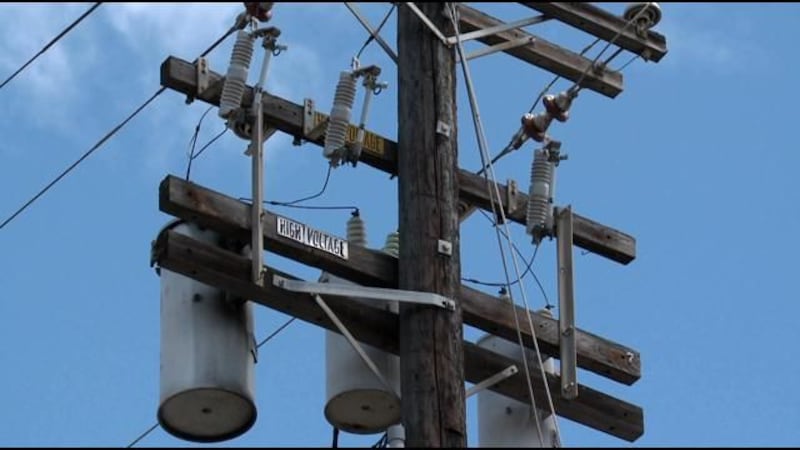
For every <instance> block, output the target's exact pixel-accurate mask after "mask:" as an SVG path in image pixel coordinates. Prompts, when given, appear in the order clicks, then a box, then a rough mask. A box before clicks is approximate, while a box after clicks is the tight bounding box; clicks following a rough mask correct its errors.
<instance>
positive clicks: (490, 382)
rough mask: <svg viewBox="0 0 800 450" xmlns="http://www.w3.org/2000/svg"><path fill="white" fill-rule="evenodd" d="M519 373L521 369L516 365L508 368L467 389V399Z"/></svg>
mask: <svg viewBox="0 0 800 450" xmlns="http://www.w3.org/2000/svg"><path fill="white" fill-rule="evenodd" d="M518 372H519V369H517V366H516V365H514V364H512V365H510V366H508V367H506V368H505V369H503V370H502V371H500V372H497V373H496V374H494V375H492V376H490V377H489V378H487V379H485V380H483V381H481V382H480V383H478V384H476V385H474V386H472V387H471V388H469V389H467V398H470V397H472V396H473V395H475V394H477V393H478V392H480V391H483V390H485V389H487V388H489V387H491V386H494V385H495V384H497V383H499V382H501V381H503V380H505V379H506V378H508V377H511V376H513V375H516V374H517V373H518Z"/></svg>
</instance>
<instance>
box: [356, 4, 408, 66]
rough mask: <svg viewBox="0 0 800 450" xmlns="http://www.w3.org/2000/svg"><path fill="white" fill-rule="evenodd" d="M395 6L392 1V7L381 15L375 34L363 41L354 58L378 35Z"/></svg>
mask: <svg viewBox="0 0 800 450" xmlns="http://www.w3.org/2000/svg"><path fill="white" fill-rule="evenodd" d="M396 6H397V4H396V3H392V7H391V8H389V12H387V13H386V15H385V16H384V17H383V20H381V23H380V24H379V25H378V28H376V29H375V34H370V35H369V37H368V38H367V40H366V41H364V45H362V46H361V50H359V51H358V53H357V54H356V59H358V58H360V57H361V53H362V52H363V51H364V49H366V48H367V46H369V44H370V43H371V42H372V41H374V40H375V36H378V35H379V33H380V32H381V29H382V28H383V26H384V25H386V21H387V20H389V16H391V15H392V12H393V11H394V9H395V7H396ZM347 7H348V9H350V11H352V12H353V13H354V14H355V12H354V11H353V10H352V9H351V8H350V5H347Z"/></svg>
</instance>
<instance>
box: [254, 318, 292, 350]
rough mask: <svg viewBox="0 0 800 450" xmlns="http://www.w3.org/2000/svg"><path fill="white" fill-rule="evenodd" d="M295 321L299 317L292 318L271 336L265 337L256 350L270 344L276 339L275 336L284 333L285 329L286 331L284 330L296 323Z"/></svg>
mask: <svg viewBox="0 0 800 450" xmlns="http://www.w3.org/2000/svg"><path fill="white" fill-rule="evenodd" d="M295 319H297V317H292V318H291V319H289V320H287V321H286V322H285V323H284V324H283V325H281V326H279V327H278V329H277V330H275V331H273V332H272V333H270V335H269V336H267V337H265V338H264V339H263V340H261V342H259V343H258V345H256V348H257V349H258V348H261V346H262V345H264V344H266V343H267V342H269V341H270V340H271V339H272V338H274V337H275V336H277V335H278V333H280V332H281V331H283V329H284V328H286V327H288V326H289V325H291V323H292V322H294V320H295Z"/></svg>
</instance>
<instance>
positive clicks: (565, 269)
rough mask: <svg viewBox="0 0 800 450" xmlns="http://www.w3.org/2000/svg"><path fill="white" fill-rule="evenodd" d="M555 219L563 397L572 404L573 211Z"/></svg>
mask: <svg viewBox="0 0 800 450" xmlns="http://www.w3.org/2000/svg"><path fill="white" fill-rule="evenodd" d="M554 215H555V217H556V239H557V247H558V249H557V251H558V255H557V261H558V262H557V264H558V311H559V313H558V331H559V338H558V346H559V349H560V353H561V395H562V396H563V397H564V398H566V399H568V400H572V399H575V398H576V397H578V382H577V368H576V365H577V346H576V343H575V296H574V295H575V293H574V282H573V265H572V207H571V206H567V207H566V208H564V209H562V210H559V209H557V210H556V211H555V213H554Z"/></svg>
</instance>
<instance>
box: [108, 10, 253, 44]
mask: <svg viewBox="0 0 800 450" xmlns="http://www.w3.org/2000/svg"><path fill="white" fill-rule="evenodd" d="M241 10H242V5H241V3H238V2H237V3H214V4H210V3H192V4H184V3H120V4H112V5H109V7H108V9H107V10H106V17H107V18H108V20H109V21H110V23H111V25H112V26H113V27H114V28H115V29H116V30H117V31H119V32H120V33H122V34H123V35H124V36H125V38H126V39H127V40H128V43H129V45H131V46H132V47H133V48H134V49H136V50H137V51H139V52H141V53H147V54H151V53H164V52H165V51H168V52H170V53H173V54H184V53H185V54H190V53H191V52H199V51H201V50H198V49H200V48H201V47H202V46H204V45H208V43H211V42H213V40H214V39H215V38H217V37H219V36H221V35H222V33H224V32H225V31H226V30H227V29H228V28H229V27H230V26H231V25H232V24H233V21H234V19H235V17H236V15H237V14H238V13H239V12H240V11H241Z"/></svg>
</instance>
